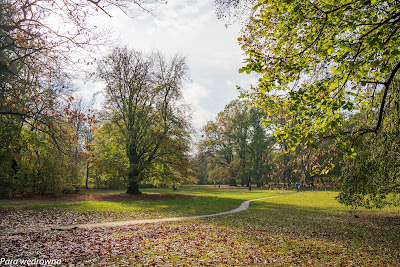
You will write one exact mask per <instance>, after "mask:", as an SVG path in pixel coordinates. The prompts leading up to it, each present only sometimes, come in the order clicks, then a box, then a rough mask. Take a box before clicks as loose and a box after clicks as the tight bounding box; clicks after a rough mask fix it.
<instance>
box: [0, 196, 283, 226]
mask: <svg viewBox="0 0 400 267" xmlns="http://www.w3.org/2000/svg"><path fill="white" fill-rule="evenodd" d="M280 196H284V195H276V196H270V197H263V198H256V199H250V200H246V201H244V202H243V203H242V204H240V206H239V207H237V208H236V209H233V210H228V211H223V212H218V213H212V214H206V215H194V216H183V217H170V218H158V219H144V220H127V221H115V222H101V223H87V224H71V225H65V226H59V227H56V226H33V227H19V228H15V229H4V230H0V234H15V233H27V232H40V231H49V230H53V231H64V230H74V229H78V228H86V229H88V228H95V227H115V226H126V225H135V224H146V223H158V222H173V221H181V220H189V219H200V218H207V217H214V216H220V215H226V214H232V213H237V212H241V211H244V210H247V209H248V208H249V207H250V202H253V201H258V200H264V199H270V198H276V197H280Z"/></svg>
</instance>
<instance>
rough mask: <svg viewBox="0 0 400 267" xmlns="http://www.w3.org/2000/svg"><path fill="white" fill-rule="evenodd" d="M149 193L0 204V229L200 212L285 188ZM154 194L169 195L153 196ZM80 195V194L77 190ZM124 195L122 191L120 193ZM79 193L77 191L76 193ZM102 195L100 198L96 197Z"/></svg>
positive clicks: (224, 208)
mask: <svg viewBox="0 0 400 267" xmlns="http://www.w3.org/2000/svg"><path fill="white" fill-rule="evenodd" d="M124 191H125V190H111V191H108V190H91V191H89V192H88V193H89V194H95V195H99V194H105V193H107V194H110V195H111V194H123V193H122V192H124ZM142 192H143V193H144V194H143V196H145V195H146V193H147V194H148V195H149V194H152V195H150V198H146V197H144V198H143V199H142V198H139V199H135V198H134V199H132V200H125V199H122V200H118V199H117V200H112V201H104V200H100V201H99V200H98V201H68V202H63V201H55V202H53V201H42V202H41V201H37V200H36V201H34V202H28V203H14V204H13V203H11V204H2V205H0V215H1V220H0V229H1V227H3V228H16V227H30V226H34V225H40V226H61V225H70V224H79V223H96V222H107V221H122V220H133V219H150V218H165V217H179V216H191V215H203V214H211V213H217V212H221V211H227V210H231V209H234V208H237V207H238V206H239V205H240V204H241V203H242V202H243V201H245V200H248V199H254V198H262V197H268V196H273V195H277V194H281V193H285V192H280V191H269V190H252V191H249V190H244V189H229V190H224V189H184V190H183V189H182V190H181V189H180V190H178V191H172V190H171V189H142ZM157 194H162V195H164V196H172V197H170V198H168V197H167V198H156V196H157ZM80 195H81V194H80ZM123 195H125V194H123ZM77 197H78V198H79V197H80V196H79V195H78V196H77ZM100 199H102V198H100Z"/></svg>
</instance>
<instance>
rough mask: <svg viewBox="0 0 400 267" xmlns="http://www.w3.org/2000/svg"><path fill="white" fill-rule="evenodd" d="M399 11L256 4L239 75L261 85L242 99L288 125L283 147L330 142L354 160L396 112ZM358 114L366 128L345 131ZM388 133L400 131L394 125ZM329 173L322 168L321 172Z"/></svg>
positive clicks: (379, 3) (374, 5)
mask: <svg viewBox="0 0 400 267" xmlns="http://www.w3.org/2000/svg"><path fill="white" fill-rule="evenodd" d="M231 2H246V3H249V1H228V3H231ZM218 3H219V1H217V5H218ZM250 3H252V2H251V1H250ZM224 5H225V2H224V4H223V3H219V6H220V7H223V6H224ZM230 7H231V8H234V7H235V4H234V3H233V4H232V3H231V4H230ZM399 10H400V6H399V3H398V1H385V0H373V1H370V0H361V1H350V0H340V1H331V0H317V1H308V0H304V1H303V0H300V1H279V0H278V1H271V0H265V1H259V2H257V3H255V2H253V10H252V16H251V17H250V18H249V19H248V20H247V21H246V23H245V25H244V26H243V29H242V36H241V37H239V38H238V41H239V43H240V45H241V47H242V49H243V51H244V52H245V55H246V57H247V59H246V66H244V67H243V68H241V69H240V72H246V73H248V74H250V73H255V74H257V75H259V77H260V78H259V81H258V84H257V85H256V86H254V87H252V90H250V91H244V90H243V91H242V92H243V95H245V96H248V97H251V98H252V99H253V102H254V104H256V105H259V106H260V107H265V108H266V109H268V111H269V113H270V114H278V113H279V114H282V115H283V118H284V120H285V121H286V123H285V124H284V125H281V127H279V128H278V129H277V131H276V136H277V137H278V139H279V140H282V141H283V140H285V142H286V143H287V145H288V147H292V148H293V149H295V148H296V147H298V146H299V145H301V146H305V147H310V148H312V147H317V146H318V145H319V144H321V142H322V141H323V140H325V139H332V140H334V141H335V145H336V147H337V149H339V150H340V151H342V152H344V155H345V156H346V157H351V158H355V157H356V155H357V148H356V147H355V145H356V144H357V140H361V139H363V138H364V137H363V136H365V135H370V134H375V135H379V134H380V133H381V132H386V131H387V129H386V130H385V129H383V128H384V124H385V118H387V119H389V118H390V117H391V115H390V114H393V112H394V113H396V112H398V111H397V109H396V108H395V107H397V106H398V100H397V97H396V95H397V94H398V91H399V90H398V87H397V86H393V85H394V81H395V80H396V77H397V76H398V70H399V68H400V60H399V55H400V42H399V37H400V32H399V28H400V12H399ZM390 110H391V111H390ZM355 113H363V114H367V117H368V120H367V121H365V122H364V123H359V124H353V126H355V127H354V128H348V127H345V126H344V124H345V121H346V120H347V119H348V118H349V116H350V115H352V114H355ZM389 120H390V119H389ZM392 127H394V128H393V129H395V128H398V121H397V122H396V124H394V125H393V124H392ZM381 140H382V141H383V139H381ZM386 140H388V139H386ZM332 167H333V164H332V162H329V161H327V162H326V164H325V165H324V166H321V167H320V168H319V172H321V171H322V172H326V170H327V169H331V168H332ZM393 168H394V169H393V170H398V168H397V167H396V165H394V166H393ZM347 173H349V172H347ZM393 173H396V171H393ZM344 175H346V174H344ZM396 175H397V174H396ZM392 177H393V176H392ZM371 179H374V178H371ZM393 183H394V184H397V185H395V186H394V187H392V188H398V182H396V181H395V180H393V181H392V184H393ZM389 191H390V190H386V193H385V194H382V195H381V197H382V196H385V195H386V196H387V194H388V192H389ZM391 192H392V193H398V190H397V189H396V190H394V191H393V190H392V191H391ZM358 193H359V192H357V191H354V190H353V191H352V194H354V195H357V194H358ZM347 196H348V195H347ZM347 203H349V202H347ZM358 203H359V204H360V203H361V202H358Z"/></svg>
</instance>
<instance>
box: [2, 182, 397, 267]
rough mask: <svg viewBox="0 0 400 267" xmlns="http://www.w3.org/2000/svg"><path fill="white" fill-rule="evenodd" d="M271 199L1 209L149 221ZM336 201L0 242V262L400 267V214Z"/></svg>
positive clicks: (261, 204) (314, 199)
mask: <svg viewBox="0 0 400 267" xmlns="http://www.w3.org/2000/svg"><path fill="white" fill-rule="evenodd" d="M143 191H145V192H148V193H154V192H160V193H166V192H170V193H172V192H171V190H166V191H164V190H157V189H145V190H143ZM277 193H279V192H274V191H261V190H260V191H258V190H254V191H248V190H222V189H221V190H218V189H213V190H211V189H210V190H206V189H203V190H199V189H184V190H178V192H174V194H187V195H192V196H195V197H189V198H176V199H164V200H159V199H158V200H156V201H155V200H140V201H137V203H135V201H130V202H129V201H128V202H127V203H123V202H121V203H119V202H110V203H108V202H106V203H95V204H90V203H85V202H73V203H75V204H72V203H41V204H39V203H35V204H33V203H32V204H12V205H1V207H2V209H9V208H11V207H12V208H13V209H16V210H19V209H21V210H25V211H31V210H35V209H39V210H40V209H44V210H50V209H51V208H55V209H58V208H60V206H61V210H62V212H65V213H67V214H68V213H69V212H71V210H73V208H72V207H71V205H78V207H76V210H75V211H76V212H78V213H79V212H82V211H83V210H85V209H88V210H91V212H92V213H93V214H96V212H97V213H101V212H103V211H104V210H107V209H109V208H112V209H118V212H120V213H122V214H123V213H128V214H131V213H132V212H133V213H135V212H143V211H146V212H148V215H149V216H151V215H152V214H153V213H157V214H158V216H170V215H177V216H180V215H183V214H185V213H186V214H185V215H189V214H200V213H212V212H216V211H221V210H225V209H231V208H235V207H237V206H238V204H239V203H240V202H242V201H244V200H246V199H252V198H260V197H265V196H268V195H272V194H277ZM336 195H337V193H336V192H325V191H319V192H301V193H294V194H290V195H285V196H282V197H279V198H273V199H268V200H261V201H257V202H253V203H252V204H251V207H250V208H249V209H248V210H246V211H243V212H240V213H236V214H230V215H224V216H218V217H211V218H206V219H197V220H187V221H180V222H164V223H154V224H146V225H132V226H124V227H114V228H106V227H103V228H93V229H77V230H68V231H62V232H54V231H46V232H43V233H28V234H24V233H22V234H9V235H4V234H3V235H0V241H1V242H2V246H1V248H0V257H1V258H35V257H36V258H38V259H39V258H43V257H47V258H53V259H61V260H62V262H63V264H66V265H69V264H78V265H79V264H82V265H87V266H104V265H109V266H111V265H120V266H132V265H136V266H151V265H155V266H207V265H208V266H210V265H211V266H312V265H316V266H400V265H399V262H400V241H399V240H400V208H388V209H385V210H381V211H369V210H364V209H361V210H359V211H357V213H356V215H357V217H358V218H356V217H355V216H354V213H351V212H350V209H349V208H346V207H343V206H341V205H340V204H338V203H337V202H336V200H335V196H336ZM38 204H39V208H35V207H34V206H35V205H38ZM79 204H81V205H82V206H79ZM31 205H32V206H31ZM114 205H115V206H114ZM36 211H37V210H36ZM67 216H69V215H67ZM71 216H72V215H71ZM72 217H73V216H72ZM28 241H29V242H28Z"/></svg>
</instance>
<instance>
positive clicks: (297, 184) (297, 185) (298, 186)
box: [294, 183, 300, 192]
mask: <svg viewBox="0 0 400 267" xmlns="http://www.w3.org/2000/svg"><path fill="white" fill-rule="evenodd" d="M294 187H295V188H296V192H299V188H300V184H299V183H296V184H295V185H294Z"/></svg>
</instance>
